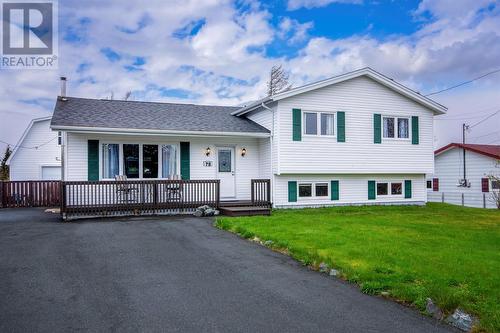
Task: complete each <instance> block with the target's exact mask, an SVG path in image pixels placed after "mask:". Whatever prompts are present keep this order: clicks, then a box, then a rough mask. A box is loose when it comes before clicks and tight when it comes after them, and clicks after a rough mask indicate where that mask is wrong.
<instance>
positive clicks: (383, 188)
mask: <svg viewBox="0 0 500 333" xmlns="http://www.w3.org/2000/svg"><path fill="white" fill-rule="evenodd" d="M388 188H389V184H388V183H377V195H387V194H388Z"/></svg>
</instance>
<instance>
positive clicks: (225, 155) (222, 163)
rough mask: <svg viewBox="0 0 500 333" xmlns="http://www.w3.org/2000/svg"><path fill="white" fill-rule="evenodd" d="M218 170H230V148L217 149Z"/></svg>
mask: <svg viewBox="0 0 500 333" xmlns="http://www.w3.org/2000/svg"><path fill="white" fill-rule="evenodd" d="M219 172H231V150H219Z"/></svg>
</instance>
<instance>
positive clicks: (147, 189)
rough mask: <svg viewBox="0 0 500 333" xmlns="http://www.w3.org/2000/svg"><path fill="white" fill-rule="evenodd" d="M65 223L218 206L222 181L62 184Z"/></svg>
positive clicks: (173, 212)
mask: <svg viewBox="0 0 500 333" xmlns="http://www.w3.org/2000/svg"><path fill="white" fill-rule="evenodd" d="M61 186H62V188H61V193H62V198H63V199H62V201H61V214H62V216H63V218H64V219H70V218H74V217H86V216H89V217H90V216H110V215H111V216H112V215H139V214H180V213H186V212H192V211H194V209H196V208H197V207H199V206H201V205H210V206H214V207H218V206H219V197H220V195H219V189H220V181H219V180H216V179H213V180H127V181H93V182H89V181H71V182H62V185H61Z"/></svg>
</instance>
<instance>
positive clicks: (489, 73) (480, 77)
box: [424, 68, 500, 97]
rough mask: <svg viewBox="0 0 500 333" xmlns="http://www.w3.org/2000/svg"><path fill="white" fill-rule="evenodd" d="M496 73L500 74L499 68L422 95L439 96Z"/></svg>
mask: <svg viewBox="0 0 500 333" xmlns="http://www.w3.org/2000/svg"><path fill="white" fill-rule="evenodd" d="M498 72H500V68H499V69H495V70H494V71H491V72H488V73H486V74H483V75H481V76H478V77H476V78H473V79H471V80H469V81H465V82H462V83H459V84H456V85H454V86H451V87H448V88H445V89H442V90H438V91H434V92H432V93H430V94H427V95H424V96H425V97H428V96H432V95H436V94H440V93H442V92H445V91H448V90H451V89H455V88H458V87H461V86H463V85H466V84H469V83H472V82H474V81H477V80H479V79H482V78H483V77H486V76H488V75H491V74H495V73H498Z"/></svg>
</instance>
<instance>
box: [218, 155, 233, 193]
mask: <svg viewBox="0 0 500 333" xmlns="http://www.w3.org/2000/svg"><path fill="white" fill-rule="evenodd" d="M234 170H235V169H234V147H217V179H220V196H221V198H223V199H224V198H228V199H229V198H235V197H236V184H235V175H234Z"/></svg>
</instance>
